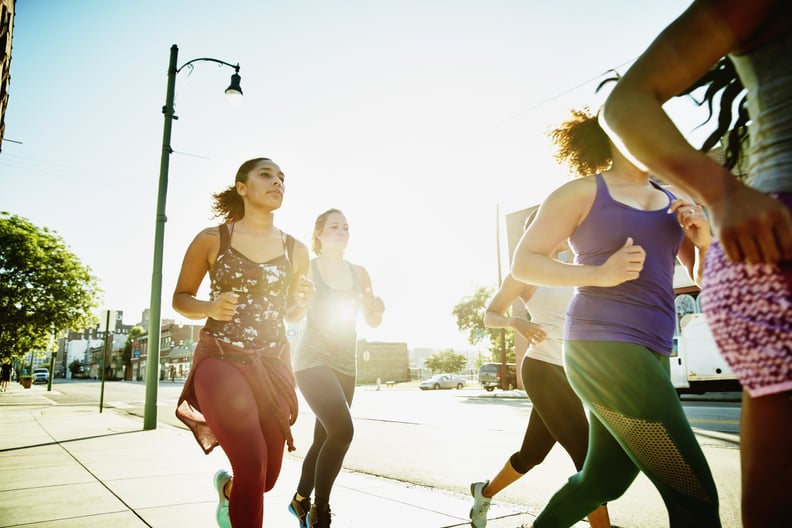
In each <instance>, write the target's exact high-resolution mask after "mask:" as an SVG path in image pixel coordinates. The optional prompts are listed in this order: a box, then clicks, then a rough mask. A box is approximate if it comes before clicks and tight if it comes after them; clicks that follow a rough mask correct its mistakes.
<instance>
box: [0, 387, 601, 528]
mask: <svg viewBox="0 0 792 528" xmlns="http://www.w3.org/2000/svg"><path fill="white" fill-rule="evenodd" d="M53 390H55V389H53ZM47 394H48V393H47V391H46V386H33V387H32V388H30V389H23V388H22V386H21V385H19V384H18V383H14V382H12V383H10V384H9V391H8V392H6V393H0V431H2V434H0V527H11V526H14V527H17V526H31V527H32V526H35V527H37V528H55V527H57V528H72V527H74V528H77V527H80V528H84V527H86V526H112V527H113V528H138V527H145V526H150V527H164V528H179V527H190V528H201V527H206V528H209V527H213V526H216V524H215V520H214V516H215V513H214V512H215V507H216V504H217V495H216V493H215V490H214V489H213V486H212V475H213V474H214V472H215V471H216V470H217V469H219V468H229V467H230V466H229V464H228V460H227V459H226V457H225V454H224V453H223V451H222V450H221V449H215V450H214V451H213V452H212V453H211V454H210V455H208V456H207V455H204V454H203V452H202V451H201V450H200V448H199V447H198V445H197V444H196V443H195V441H194V440H193V437H192V434H191V433H190V432H189V431H186V430H183V429H180V428H176V427H172V426H168V425H163V424H159V426H158V427H157V429H155V430H153V431H143V430H142V420H140V419H139V418H137V417H134V416H130V415H128V414H126V413H124V412H121V411H119V410H116V409H113V408H105V409H104V412H102V413H99V411H98V409H97V408H96V406H94V405H92V406H90V407H87V406H61V405H56V404H54V402H52V401H51V400H50V399H48V398H47ZM300 463H301V460H300V459H298V458H296V457H293V456H291V455H288V456H286V457H285V459H284V465H283V471H282V473H281V476H280V478H279V480H278V483H277V485H276V486H275V489H273V490H272V491H271V492H269V493H267V494H266V495H265V498H264V509H265V519H264V525H265V526H272V527H292V526H294V527H296V526H297V522H296V520H295V519H294V517H293V516H292V515H291V514H289V513H288V511H287V509H286V507H287V505H288V503H289V501H290V500H291V496H292V494H293V493H294V489H295V488H296V485H297V480H298V479H299V472H300ZM470 505H471V499H470V497H469V496H466V495H460V494H455V493H450V492H447V491H444V490H439V489H433V488H427V487H423V486H416V485H412V484H410V483H406V482H399V481H394V480H390V479H386V478H381V477H374V476H370V475H365V474H362V473H354V472H350V471H342V473H341V475H340V476H339V478H338V480H337V481H336V485H335V487H334V488H333V504H332V506H333V510H334V512H335V513H336V517H335V518H334V520H333V526H338V527H339V528H355V527H362V526H371V525H372V522H371V521H372V518H376V519H377V522H376V526H377V527H381V528H389V527H394V528H395V527H400V528H404V527H405V526H409V527H426V528H429V527H432V528H440V527H447V528H450V527H458V526H469V521H468V511H469V509H470ZM490 518H491V519H492V520H491V521H490V522H489V526H490V527H491V528H507V527H508V528H516V527H519V526H521V525H522V524H523V523H526V524H530V522H531V521H532V519H533V516H532V515H530V513H529V512H525V511H524V509H520V508H519V507H517V506H513V505H508V504H497V505H496V504H493V506H492V508H491V510H490ZM586 525H587V524H585V523H581V526H586Z"/></svg>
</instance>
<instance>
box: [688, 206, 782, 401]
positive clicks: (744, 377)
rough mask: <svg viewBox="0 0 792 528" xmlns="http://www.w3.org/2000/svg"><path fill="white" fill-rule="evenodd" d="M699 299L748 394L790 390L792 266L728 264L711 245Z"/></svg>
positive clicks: (719, 250) (765, 393) (722, 351)
mask: <svg viewBox="0 0 792 528" xmlns="http://www.w3.org/2000/svg"><path fill="white" fill-rule="evenodd" d="M789 197H790V196H789V195H786V196H784V198H789ZM783 201H784V202H786V203H788V200H783ZM701 295H702V298H701V306H702V310H703V311H704V313H705V315H706V317H707V322H708V323H709V325H710V328H711V329H712V334H713V336H714V337H715V341H716V342H717V344H718V347H719V348H720V350H721V353H722V354H723V357H724V358H725V359H726V361H727V362H728V363H729V365H730V366H731V368H732V371H733V372H734V374H735V375H736V376H737V379H739V380H740V382H741V383H742V385H743V388H744V389H745V390H746V391H747V392H748V394H749V395H750V396H751V397H757V396H764V395H768V394H775V393H779V392H784V391H788V390H792V261H783V262H781V263H780V264H779V265H770V264H744V263H735V262H730V261H729V260H728V259H727V258H726V255H725V254H724V253H723V250H722V249H721V246H720V244H718V243H717V242H713V244H712V246H710V249H709V251H708V252H707V257H706V262H705V267H704V280H703V284H702V289H701Z"/></svg>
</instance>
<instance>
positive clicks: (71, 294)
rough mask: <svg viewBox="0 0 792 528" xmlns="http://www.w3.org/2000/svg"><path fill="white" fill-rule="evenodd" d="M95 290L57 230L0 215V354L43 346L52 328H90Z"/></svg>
mask: <svg viewBox="0 0 792 528" xmlns="http://www.w3.org/2000/svg"><path fill="white" fill-rule="evenodd" d="M99 292H100V290H99V288H98V285H97V280H96V278H95V277H94V276H93V275H92V274H91V270H90V268H88V267H86V266H84V265H83V264H82V263H81V262H80V261H79V259H78V258H77V257H76V256H75V255H74V254H72V253H71V252H70V251H69V249H68V248H67V246H66V244H65V243H64V242H63V239H61V237H60V236H59V235H58V234H57V233H55V232H54V231H50V230H49V229H47V228H46V227H45V228H38V227H36V226H35V225H33V224H32V223H31V222H30V221H29V220H27V219H25V218H22V217H19V216H16V215H11V214H10V213H7V212H2V213H0V357H6V356H21V355H22V354H24V353H26V352H27V351H29V350H32V349H39V350H45V349H46V348H47V345H48V344H49V342H50V339H51V337H52V335H53V332H55V331H58V330H62V329H67V328H86V327H90V326H93V324H95V321H94V319H95V316H94V315H93V313H92V312H93V310H94V309H95V308H96V306H97V297H98V295H99Z"/></svg>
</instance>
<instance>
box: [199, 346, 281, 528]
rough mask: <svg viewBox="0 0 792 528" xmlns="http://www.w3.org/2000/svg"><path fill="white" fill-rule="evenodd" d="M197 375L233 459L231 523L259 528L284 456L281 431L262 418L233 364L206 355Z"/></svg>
mask: <svg viewBox="0 0 792 528" xmlns="http://www.w3.org/2000/svg"><path fill="white" fill-rule="evenodd" d="M194 380H195V396H196V397H197V399H198V404H199V405H200V408H201V413H202V414H203V415H204V417H205V418H206V423H207V425H208V426H209V428H210V429H211V430H212V433H213V434H214V435H215V438H217V441H218V443H219V444H220V447H222V448H223V451H225V454H226V456H228V460H229V461H230V462H231V468H232V471H233V474H234V484H233V486H232V488H231V497H229V501H228V515H229V517H230V518H231V525H232V526H233V527H234V528H242V527H248V526H250V527H255V528H261V525H262V522H263V519H264V492H265V491H269V490H271V489H272V487H273V486H274V485H275V481H276V480H277V479H278V474H279V473H280V470H281V463H282V462H283V448H284V444H285V439H284V437H283V433H281V430H280V428H279V427H278V424H277V422H276V421H275V420H274V419H273V420H269V421H260V420H259V408H258V405H257V403H256V398H255V396H254V394H253V391H252V390H251V389H250V386H249V385H248V382H247V380H246V379H245V377H244V376H243V375H242V373H241V372H240V371H239V370H238V369H237V368H236V366H235V365H233V364H231V363H229V362H228V361H224V360H222V359H215V358H207V359H204V360H203V361H201V363H200V364H199V365H198V367H197V369H196V371H195V378H194Z"/></svg>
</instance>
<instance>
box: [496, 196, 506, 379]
mask: <svg viewBox="0 0 792 528" xmlns="http://www.w3.org/2000/svg"><path fill="white" fill-rule="evenodd" d="M495 247H496V251H497V252H498V288H500V287H501V284H502V283H503V277H502V275H501V248H500V204H495ZM500 356H501V365H500V369H501V389H503V390H506V389H508V388H509V387H508V385H509V370H508V368H507V367H506V329H505V328H501V329H500Z"/></svg>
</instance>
